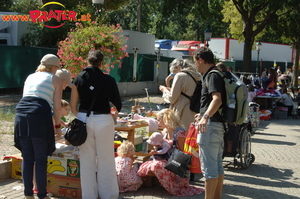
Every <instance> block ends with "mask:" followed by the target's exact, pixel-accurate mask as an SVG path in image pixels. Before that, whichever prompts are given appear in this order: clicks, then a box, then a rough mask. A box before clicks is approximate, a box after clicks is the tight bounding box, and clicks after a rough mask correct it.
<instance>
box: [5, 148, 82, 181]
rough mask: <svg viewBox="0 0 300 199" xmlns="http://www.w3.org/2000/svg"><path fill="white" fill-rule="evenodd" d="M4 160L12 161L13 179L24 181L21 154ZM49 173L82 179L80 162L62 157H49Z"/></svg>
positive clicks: (6, 157)
mask: <svg viewBox="0 0 300 199" xmlns="http://www.w3.org/2000/svg"><path fill="white" fill-rule="evenodd" d="M3 160H11V162H12V168H11V178H16V179H22V161H23V158H22V156H21V153H19V154H15V155H12V156H5V157H4V158H3ZM47 173H48V174H55V175H61V176H68V177H74V178H80V163H79V160H73V159H66V158H61V157H55V156H49V157H48V165H47Z"/></svg>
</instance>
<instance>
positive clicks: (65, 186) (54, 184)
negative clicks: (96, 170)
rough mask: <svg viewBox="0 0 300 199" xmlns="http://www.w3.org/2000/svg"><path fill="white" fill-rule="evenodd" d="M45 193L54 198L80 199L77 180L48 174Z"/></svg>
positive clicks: (78, 180)
mask: <svg viewBox="0 0 300 199" xmlns="http://www.w3.org/2000/svg"><path fill="white" fill-rule="evenodd" d="M47 191H48V192H49V193H52V194H53V196H55V197H62V198H74V199H79V198H81V197H82V194H81V185H80V179H79V178H72V177H67V176H60V175H52V174H48V175H47Z"/></svg>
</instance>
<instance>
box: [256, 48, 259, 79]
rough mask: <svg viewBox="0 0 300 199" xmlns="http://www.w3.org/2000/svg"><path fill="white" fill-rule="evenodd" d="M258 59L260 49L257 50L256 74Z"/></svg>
mask: <svg viewBox="0 0 300 199" xmlns="http://www.w3.org/2000/svg"><path fill="white" fill-rule="evenodd" d="M258 61H259V50H257V60H256V74H258ZM258 75H259V74H258Z"/></svg>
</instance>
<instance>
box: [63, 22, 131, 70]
mask: <svg viewBox="0 0 300 199" xmlns="http://www.w3.org/2000/svg"><path fill="white" fill-rule="evenodd" d="M75 25H76V28H75V29H73V30H72V29H71V31H70V32H69V33H68V36H67V38H66V39H65V40H64V41H60V42H59V45H58V53H57V54H58V56H59V57H60V59H61V62H62V64H63V65H64V67H65V68H67V69H68V70H69V71H70V72H71V73H72V75H73V76H76V75H78V73H79V72H80V71H82V69H83V68H85V67H86V66H87V61H86V58H87V55H88V52H89V51H90V50H101V52H102V53H103V55H104V64H105V65H104V68H102V70H105V71H106V73H109V71H110V68H113V67H114V65H115V64H118V66H119V67H121V64H122V62H121V59H122V58H124V57H128V53H127V52H124V51H125V50H126V48H127V45H124V44H125V42H126V37H125V36H124V35H123V34H121V32H123V30H122V28H121V27H120V25H119V24H117V26H114V25H111V26H107V25H104V24H103V25H99V24H98V23H97V22H89V23H87V24H85V25H83V24H81V23H78V22H77V23H76V24H75Z"/></svg>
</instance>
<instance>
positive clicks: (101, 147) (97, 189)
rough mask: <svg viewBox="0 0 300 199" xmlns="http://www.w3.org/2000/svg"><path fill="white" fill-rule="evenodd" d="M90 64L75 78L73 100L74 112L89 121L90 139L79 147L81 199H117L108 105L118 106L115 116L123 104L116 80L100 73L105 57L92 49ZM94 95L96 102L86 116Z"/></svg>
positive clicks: (72, 108) (112, 126) (71, 103)
mask: <svg viewBox="0 0 300 199" xmlns="http://www.w3.org/2000/svg"><path fill="white" fill-rule="evenodd" d="M87 62H88V67H86V68H84V69H83V71H82V72H80V73H79V75H78V76H77V77H76V78H75V79H74V82H73V83H74V85H73V87H72V92H71V101H70V107H71V110H72V113H73V114H74V115H75V116H76V117H77V118H78V119H79V120H81V121H84V122H86V128H87V140H86V142H85V143H84V144H82V145H81V146H79V152H80V154H79V155H80V173H81V174H80V178H81V187H82V198H83V199H97V198H98V194H99V196H100V197H101V199H115V198H118V195H119V188H118V183H117V176H116V171H115V159H114V142H113V141H114V120H113V118H112V115H110V105H109V102H111V103H112V104H114V106H115V107H116V110H117V111H116V114H118V111H120V110H121V108H122V102H121V98H120V94H119V90H118V86H117V83H116V81H115V79H114V78H113V77H111V76H109V75H107V74H104V73H103V72H102V71H101V70H100V69H101V68H102V67H103V54H102V53H101V52H100V51H99V50H91V51H90V52H89V54H88V58H87ZM95 95H96V96H97V97H96V101H95V103H94V105H93V107H91V114H90V116H89V117H87V115H86V114H87V111H88V110H89V107H90V105H91V103H92V100H93V98H94V96H95ZM79 100H80V104H79V108H77V104H78V101H79ZM96 175H97V177H96Z"/></svg>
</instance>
